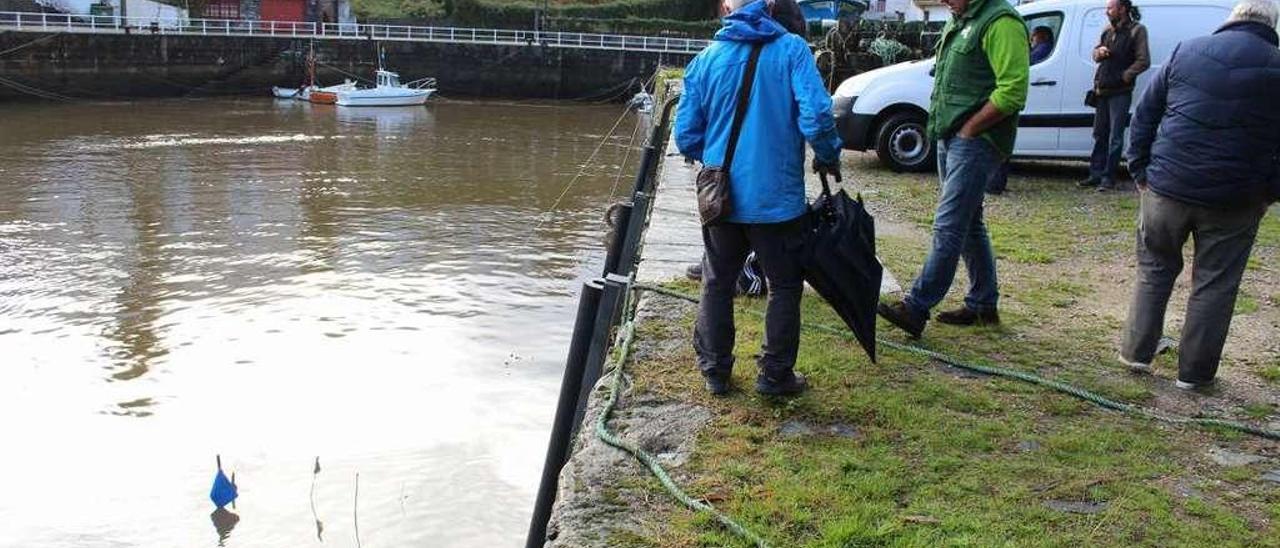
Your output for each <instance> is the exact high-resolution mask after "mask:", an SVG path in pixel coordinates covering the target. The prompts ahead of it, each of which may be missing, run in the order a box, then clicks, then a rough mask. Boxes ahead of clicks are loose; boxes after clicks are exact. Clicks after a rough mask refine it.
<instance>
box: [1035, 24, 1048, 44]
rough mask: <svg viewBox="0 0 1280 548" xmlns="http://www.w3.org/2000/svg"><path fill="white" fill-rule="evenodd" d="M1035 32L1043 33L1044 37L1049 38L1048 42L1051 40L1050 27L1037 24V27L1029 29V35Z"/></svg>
mask: <svg viewBox="0 0 1280 548" xmlns="http://www.w3.org/2000/svg"><path fill="white" fill-rule="evenodd" d="M1037 34H1043V35H1045V37H1047V38H1049V41H1050V42H1053V29H1051V28H1049V27H1046V26H1043V25H1041V26H1038V27H1036V28H1034V29H1031V35H1032V36H1035V35H1037Z"/></svg>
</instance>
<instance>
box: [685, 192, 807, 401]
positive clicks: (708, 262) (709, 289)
mask: <svg viewBox="0 0 1280 548" xmlns="http://www.w3.org/2000/svg"><path fill="white" fill-rule="evenodd" d="M702 243H703V247H704V249H705V253H704V254H703V258H702V303H701V304H700V305H699V307H698V321H697V324H696V325H695V326H694V330H693V348H694V350H695V351H696V352H697V354H698V369H700V370H701V371H702V374H703V375H707V376H714V377H717V378H724V379H727V378H728V376H729V374H730V373H731V372H732V371H733V362H734V357H733V347H734V338H735V332H734V325H733V297H734V293H735V291H736V284H737V280H738V275H739V274H740V273H741V272H742V264H743V261H745V260H746V258H747V254H748V253H750V252H751V251H752V250H754V251H755V252H756V257H757V258H759V259H760V267H761V269H763V270H764V277H765V280H766V281H767V282H768V284H769V303H768V309H767V311H766V313H765V320H764V324H765V336H764V345H763V348H762V351H761V353H760V355H759V357H758V358H757V365H758V366H759V367H760V372H761V374H763V375H764V376H765V377H766V378H768V380H769V381H770V382H787V381H789V380H791V377H792V375H793V371H792V370H793V369H794V367H795V364H796V352H797V350H798V349H799V347H800V295H801V293H802V292H803V290H804V270H803V249H804V234H803V217H801V218H798V219H795V220H792V221H787V222H784V223H773V224H737V223H720V224H717V225H713V226H709V227H703V228H702Z"/></svg>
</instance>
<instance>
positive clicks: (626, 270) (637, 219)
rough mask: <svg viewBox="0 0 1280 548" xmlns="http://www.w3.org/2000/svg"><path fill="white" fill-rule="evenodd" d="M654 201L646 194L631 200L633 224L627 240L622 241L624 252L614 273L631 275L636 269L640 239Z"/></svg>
mask: <svg viewBox="0 0 1280 548" xmlns="http://www.w3.org/2000/svg"><path fill="white" fill-rule="evenodd" d="M652 199H653V198H652V197H651V196H649V195H648V194H646V193H644V192H637V193H636V195H635V196H634V197H632V198H631V219H630V221H631V222H630V223H629V226H627V238H626V239H625V240H623V241H622V250H621V252H620V253H619V254H618V264H617V265H616V268H615V269H614V272H618V273H620V274H631V272H632V271H633V270H634V269H635V267H636V255H637V254H638V253H639V252H640V238H641V237H642V236H644V225H645V223H647V222H648V220H649V202H650V201H651V200H652Z"/></svg>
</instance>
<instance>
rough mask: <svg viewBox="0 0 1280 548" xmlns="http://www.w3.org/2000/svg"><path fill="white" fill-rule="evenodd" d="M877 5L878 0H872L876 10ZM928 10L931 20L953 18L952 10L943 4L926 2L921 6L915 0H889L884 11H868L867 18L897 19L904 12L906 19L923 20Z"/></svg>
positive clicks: (873, 7) (872, 6)
mask: <svg viewBox="0 0 1280 548" xmlns="http://www.w3.org/2000/svg"><path fill="white" fill-rule="evenodd" d="M876 6H877V2H876V0H871V9H872V10H874V9H875V8H876ZM926 11H927V12H928V13H929V20H930V21H946V20H948V19H950V18H951V10H950V9H948V8H947V7H946V6H944V5H942V4H939V3H937V2H925V6H924V7H921V6H920V5H919V4H917V3H916V2H915V1H914V0H887V1H886V2H885V5H884V12H883V13H878V12H872V11H868V12H867V15H866V18H867V19H887V20H897V18H898V13H902V14H903V19H904V20H906V21H923V20H924V14H925V12H926Z"/></svg>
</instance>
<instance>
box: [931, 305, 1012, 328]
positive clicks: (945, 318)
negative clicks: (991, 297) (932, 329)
mask: <svg viewBox="0 0 1280 548" xmlns="http://www.w3.org/2000/svg"><path fill="white" fill-rule="evenodd" d="M934 319H936V320H938V323H945V324H947V325H1000V313H999V312H996V311H995V310H994V309H993V310H987V311H983V312H978V311H975V310H973V309H971V308H969V307H967V306H964V307H960V308H958V309H956V310H948V311H946V312H939V313H938V316H937V317H936V318H934Z"/></svg>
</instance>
